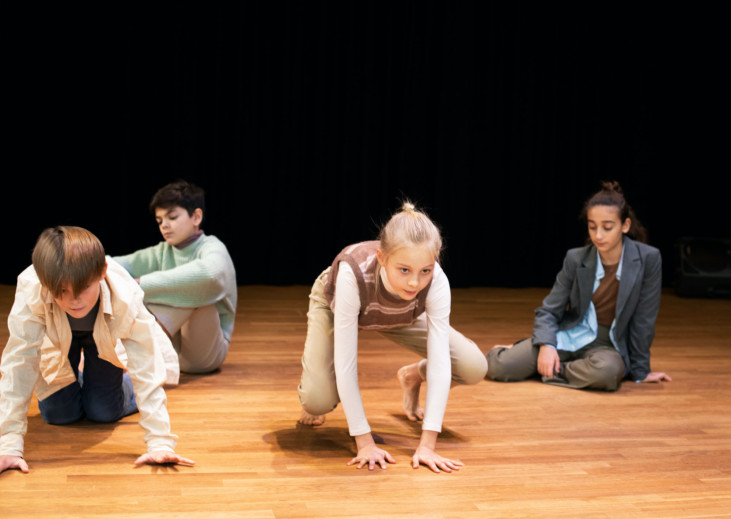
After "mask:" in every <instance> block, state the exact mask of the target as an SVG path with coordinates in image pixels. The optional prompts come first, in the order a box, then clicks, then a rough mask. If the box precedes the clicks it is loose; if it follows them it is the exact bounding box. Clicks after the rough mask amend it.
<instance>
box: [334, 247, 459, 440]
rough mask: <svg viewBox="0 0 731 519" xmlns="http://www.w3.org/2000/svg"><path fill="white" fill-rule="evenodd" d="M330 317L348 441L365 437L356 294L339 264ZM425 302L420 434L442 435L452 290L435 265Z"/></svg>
mask: <svg viewBox="0 0 731 519" xmlns="http://www.w3.org/2000/svg"><path fill="white" fill-rule="evenodd" d="M381 274H382V275H381V279H382V281H383V284H384V286H385V287H386V290H388V291H389V292H390V293H391V294H393V291H392V290H389V285H388V280H387V279H386V276H385V274H384V272H383V271H381ZM336 286H337V289H336V290H335V300H334V304H333V313H334V328H335V330H334V335H335V376H336V379H337V387H338V393H339V396H340V401H341V403H342V405H343V411H344V412H345V417H346V419H347V421H348V428H349V431H350V434H351V436H357V435H360V434H365V433H368V432H370V430H371V429H370V426H369V425H368V420H367V419H366V415H365V409H364V407H363V400H362V398H361V395H360V388H359V385H358V360H357V357H358V314H359V313H360V307H361V303H360V294H359V291H358V283H357V281H356V277H355V274H354V273H353V270H352V268H351V267H350V265H349V264H348V263H347V262H345V261H341V262H340V264H339V268H338V275H337V278H336ZM426 290H428V291H429V292H428V294H427V299H426V311H425V313H426V322H427V359H428V362H427V373H426V381H427V393H426V406H425V416H424V422H423V425H422V429H423V430H427V431H437V432H441V430H442V421H443V418H444V412H445V410H446V407H447V399H448V397H449V388H450V385H451V379H452V370H451V360H450V354H449V330H450V328H449V314H450V309H451V304H452V303H451V299H452V296H451V291H450V287H449V280H448V279H447V275H446V274H445V273H444V271H443V270H442V268H441V267H440V266H439V264H438V263H437V264H435V265H434V277H433V279H432V282H431V285H430V286H429V287H428V288H427V289H426Z"/></svg>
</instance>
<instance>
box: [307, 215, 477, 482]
mask: <svg viewBox="0 0 731 519" xmlns="http://www.w3.org/2000/svg"><path fill="white" fill-rule="evenodd" d="M441 248H442V238H441V234H440V232H439V229H438V228H437V227H436V225H434V223H433V222H432V221H431V220H430V219H429V217H428V216H426V214H424V213H423V212H421V211H418V210H417V209H416V208H415V207H414V206H413V204H411V203H409V202H406V203H405V204H404V205H403V207H402V209H401V211H399V212H398V213H396V214H395V215H393V216H392V217H391V219H390V220H389V222H388V223H387V224H386V225H385V226H384V227H383V229H382V230H381V232H380V235H379V238H378V240H376V241H367V242H361V243H356V244H353V245H349V246H348V247H345V249H343V250H342V252H340V254H338V256H337V257H336V258H335V260H334V261H333V263H332V265H331V266H330V267H328V268H327V269H326V270H325V271H324V272H323V273H322V274H321V275H320V276H319V277H318V278H317V280H316V281H315V284H314V285H313V287H312V292H311V294H310V308H309V312H308V313H307V319H308V321H307V338H306V340H305V349H304V354H303V356H302V379H301V383H300V385H299V397H300V402H301V404H302V416H301V417H300V420H299V421H300V423H303V424H307V425H322V424H323V423H324V421H325V414H326V413H329V412H330V411H332V410H333V409H334V408H335V406H336V405H337V404H338V402H342V404H343V410H344V412H345V417H346V419H347V422H348V428H349V432H350V435H351V436H353V437H354V438H355V443H356V451H357V454H356V456H355V457H354V458H353V459H351V460H350V462H349V463H348V465H353V464H356V466H357V467H358V468H361V467H364V466H368V468H369V469H371V470H372V469H374V468H375V466H376V465H378V466H380V467H381V468H384V469H385V468H386V466H387V465H386V463H387V462H388V463H394V462H395V460H394V458H393V457H392V456H391V455H390V454H389V453H388V452H387V451H386V450H384V449H381V448H380V447H378V446H377V445H376V443H375V441H374V440H373V436H372V434H371V428H370V426H369V424H368V420H367V419H366V416H365V411H364V408H363V402H362V400H361V395H360V389H359V386H358V364H357V352H358V331H359V330H377V331H379V332H380V333H381V334H382V335H383V336H385V337H387V338H389V339H391V340H392V341H393V342H395V343H396V344H399V345H400V346H403V347H405V348H408V349H409V350H411V351H414V352H416V353H417V354H419V355H421V356H422V357H424V359H423V360H421V361H420V362H416V363H414V364H410V365H407V366H404V367H402V368H401V369H400V370H399V371H398V379H399V382H400V384H401V388H402V391H403V409H404V412H405V413H406V416H407V417H408V419H409V420H412V421H417V420H422V421H423V422H422V433H421V439H420V442H419V445H418V447H417V449H416V451H415V453H414V455H413V457H412V466H413V467H414V468H418V467H419V465H420V464H424V465H426V466H427V467H429V468H430V469H431V470H433V471H435V472H439V471H446V472H451V471H452V470H457V469H459V467H460V466H462V463H460V462H459V461H456V460H451V459H448V458H445V457H442V456H440V455H439V454H437V452H436V440H437V435H438V434H439V432H440V431H441V427H442V419H443V416H444V411H445V408H446V405H447V397H448V395H449V389H450V386H451V385H452V384H453V383H456V384H476V383H477V382H479V381H480V380H482V379H483V378H484V377H485V374H486V372H487V362H486V360H485V357H484V355H483V354H482V353H481V352H480V349H479V348H478V347H477V345H475V343H474V342H472V341H471V340H469V339H467V338H466V337H464V336H463V335H462V334H460V333H459V332H457V331H456V330H454V329H452V328H451V327H450V326H449V314H450V307H451V294H450V288H449V281H448V280H447V276H446V274H445V273H444V272H443V271H442V269H441V267H440V266H439V262H438V260H439V253H440V251H441ZM425 381H426V382H428V384H427V394H426V405H425V408H424V409H422V408H421V407H420V406H419V390H420V387H421V384H422V382H425Z"/></svg>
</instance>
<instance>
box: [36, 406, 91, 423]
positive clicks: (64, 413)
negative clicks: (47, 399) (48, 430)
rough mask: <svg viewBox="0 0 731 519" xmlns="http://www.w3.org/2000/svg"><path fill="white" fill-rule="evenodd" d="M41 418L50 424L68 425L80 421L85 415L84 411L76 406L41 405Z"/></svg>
mask: <svg viewBox="0 0 731 519" xmlns="http://www.w3.org/2000/svg"><path fill="white" fill-rule="evenodd" d="M39 409H40V411H41V418H43V421H44V422H46V423H47V424H49V425H68V424H70V423H74V422H78V421H79V420H81V419H82V418H83V417H84V412H83V410H82V409H80V408H78V409H77V408H76V407H57V406H56V407H48V408H45V409H44V408H43V407H41V406H39Z"/></svg>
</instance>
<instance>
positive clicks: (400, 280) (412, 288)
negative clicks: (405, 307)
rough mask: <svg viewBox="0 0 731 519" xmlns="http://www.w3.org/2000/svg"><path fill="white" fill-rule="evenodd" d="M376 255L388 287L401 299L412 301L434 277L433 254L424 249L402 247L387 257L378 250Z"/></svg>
mask: <svg viewBox="0 0 731 519" xmlns="http://www.w3.org/2000/svg"><path fill="white" fill-rule="evenodd" d="M376 254H377V256H378V262H379V263H380V264H381V267H382V268H383V269H384V271H385V273H386V278H387V279H388V283H389V285H391V288H392V289H393V290H394V291H395V293H396V294H395V295H397V296H399V297H400V298H401V299H406V300H407V301H408V300H411V299H414V298H415V297H416V295H417V294H418V293H419V292H421V291H422V290H423V289H424V288H425V287H426V286H427V285H428V284H429V282H430V281H431V279H432V277H434V254H433V253H432V251H431V250H429V249H427V248H426V247H402V248H401V249H398V250H396V251H395V252H394V253H393V254H391V255H389V256H385V255H384V254H383V252H381V250H380V249H378V251H377V252H376Z"/></svg>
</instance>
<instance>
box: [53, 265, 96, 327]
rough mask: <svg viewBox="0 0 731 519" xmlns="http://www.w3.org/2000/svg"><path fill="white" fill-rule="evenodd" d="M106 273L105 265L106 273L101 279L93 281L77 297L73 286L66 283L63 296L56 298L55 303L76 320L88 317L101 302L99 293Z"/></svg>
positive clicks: (62, 291)
mask: <svg viewBox="0 0 731 519" xmlns="http://www.w3.org/2000/svg"><path fill="white" fill-rule="evenodd" d="M106 271H107V267H106V265H105V266H104V273H102V275H101V277H100V278H99V279H96V280H93V281H91V282H90V283H89V284H88V285H87V287H86V288H85V289H84V290H82V291H81V292H80V293H78V294H76V295H74V291H73V290H72V289H71V285H70V284H69V283H64V284H63V288H62V289H61V296H60V297H54V298H53V299H54V301H56V304H57V305H58V306H60V307H61V309H62V310H63V311H64V312H66V313H67V314H69V315H70V316H71V317H74V318H76V319H81V318H82V317H86V315H87V314H88V313H89V312H91V310H92V309H93V308H94V305H96V302H97V301H99V292H100V291H101V286H100V283H101V281H102V279H104V275H105V274H106Z"/></svg>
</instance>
